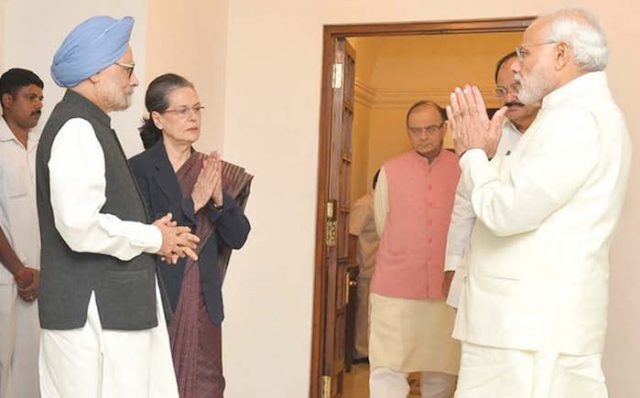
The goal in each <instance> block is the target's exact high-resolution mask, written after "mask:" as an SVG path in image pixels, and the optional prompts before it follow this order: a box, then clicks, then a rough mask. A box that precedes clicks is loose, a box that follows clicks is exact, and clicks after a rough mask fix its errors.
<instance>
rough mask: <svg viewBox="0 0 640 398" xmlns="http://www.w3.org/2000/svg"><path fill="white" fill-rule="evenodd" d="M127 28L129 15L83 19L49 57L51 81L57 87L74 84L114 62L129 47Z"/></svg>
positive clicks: (131, 26) (129, 35) (130, 20)
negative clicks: (51, 61)
mask: <svg viewBox="0 0 640 398" xmlns="http://www.w3.org/2000/svg"><path fill="white" fill-rule="evenodd" d="M131 29H133V18H131V17H124V18H122V19H120V20H117V19H114V18H111V17H106V16H96V17H91V18H89V19H87V20H86V21H84V22H83V23H81V24H80V25H78V26H77V27H76V28H75V29H74V30H72V31H71V33H69V35H68V36H67V37H66V38H65V39H64V41H63V42H62V45H60V48H59V49H58V51H56V54H55V55H54V56H53V64H52V65H51V77H53V81H54V82H56V84H57V85H58V86H60V87H75V86H77V85H78V83H80V82H81V81H83V80H85V79H87V78H89V77H90V76H93V75H95V74H96V73H98V72H100V71H101V70H103V69H105V68H107V67H109V66H110V65H112V64H114V63H116V62H117V61H118V60H119V59H120V58H122V56H123V55H124V53H125V52H126V51H127V48H128V47H129V38H130V37H131Z"/></svg>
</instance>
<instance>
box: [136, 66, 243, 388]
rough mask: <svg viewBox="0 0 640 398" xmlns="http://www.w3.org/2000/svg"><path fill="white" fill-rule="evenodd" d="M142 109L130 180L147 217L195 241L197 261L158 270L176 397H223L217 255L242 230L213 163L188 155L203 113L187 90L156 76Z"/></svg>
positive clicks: (214, 159)
mask: <svg viewBox="0 0 640 398" xmlns="http://www.w3.org/2000/svg"><path fill="white" fill-rule="evenodd" d="M145 105H146V108H147V111H148V112H149V118H148V119H145V120H144V124H143V125H142V127H140V129H139V130H140V136H141V137H142V141H143V143H144V146H145V149H146V150H145V151H144V152H143V153H141V154H139V155H137V156H135V157H133V158H132V159H131V161H130V162H131V168H132V170H133V174H134V175H135V177H136V180H137V182H138V185H139V187H140V190H141V192H142V194H143V196H144V198H145V200H146V202H147V205H148V208H149V212H150V215H152V216H154V217H155V216H156V215H164V214H166V213H168V212H169V213H171V214H172V215H173V220H174V221H176V222H177V223H178V224H179V225H186V226H189V227H191V229H192V231H195V233H196V234H197V235H198V237H199V238H200V244H199V246H198V249H197V250H198V256H199V259H198V261H195V262H194V261H192V260H190V259H186V258H183V259H180V261H179V262H178V264H176V265H170V264H168V263H166V262H164V261H161V262H160V264H159V270H160V276H161V280H162V282H163V285H164V289H165V291H166V297H167V298H168V301H169V305H170V307H171V310H172V312H173V317H172V319H171V321H170V323H169V335H170V338H171V351H172V354H173V362H174V367H175V371H176V377H177V379H178V388H179V390H180V397H181V398H205V397H207V398H209V397H211V398H218V397H222V396H223V391H224V385H225V381H224V377H223V375H222V351H221V322H222V319H223V310H222V293H221V275H220V272H219V268H218V263H217V262H218V255H219V253H220V251H221V250H223V249H224V248H225V247H229V248H233V249H239V248H240V247H242V245H243V244H244V242H245V240H246V239H247V235H248V233H249V229H250V226H249V222H248V220H247V218H246V217H245V216H244V214H243V211H242V209H241V208H240V207H239V206H238V204H237V202H236V201H235V199H234V198H233V197H231V196H230V195H228V194H227V193H226V192H223V190H222V173H221V171H222V163H221V159H220V157H219V156H218V155H217V154H216V153H213V154H211V155H209V156H207V155H204V154H202V153H200V152H196V151H195V150H194V149H193V147H192V144H193V143H194V142H195V141H196V140H197V139H198V138H199V136H200V122H201V112H202V109H203V107H202V106H201V105H200V102H199V100H198V95H197V93H196V91H195V89H194V87H193V84H192V83H190V82H189V81H188V80H186V79H185V78H183V77H181V76H178V75H175V74H165V75H162V76H159V77H157V78H156V79H155V80H153V81H152V82H151V84H150V85H149V88H148V89H147V93H146V96H145ZM155 218H157V217H155ZM155 218H154V219H155Z"/></svg>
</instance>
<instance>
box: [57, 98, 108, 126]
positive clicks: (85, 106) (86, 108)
mask: <svg viewBox="0 0 640 398" xmlns="http://www.w3.org/2000/svg"><path fill="white" fill-rule="evenodd" d="M62 101H63V102H67V103H70V104H71V105H73V106H75V107H77V108H79V110H81V111H82V112H87V113H89V114H90V115H91V116H93V117H95V118H96V119H97V120H98V121H99V122H100V123H104V124H105V125H107V126H108V127H109V128H111V117H109V115H107V114H106V113H105V111H103V110H102V109H100V107H98V105H96V104H94V103H93V102H91V101H89V100H88V99H87V98H86V97H84V96H83V95H82V94H80V93H77V92H75V91H73V90H67V92H66V93H65V94H64V97H63V98H62Z"/></svg>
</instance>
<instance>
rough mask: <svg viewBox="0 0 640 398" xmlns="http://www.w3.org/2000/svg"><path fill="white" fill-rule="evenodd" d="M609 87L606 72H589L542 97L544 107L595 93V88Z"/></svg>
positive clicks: (554, 105)
mask: <svg viewBox="0 0 640 398" xmlns="http://www.w3.org/2000/svg"><path fill="white" fill-rule="evenodd" d="M597 88H600V89H606V88H607V75H606V74H605V73H604V72H589V73H585V74H584V75H582V76H580V77H577V78H575V79H573V80H571V81H570V82H569V83H567V84H565V85H564V86H562V87H560V88H558V89H556V90H554V91H552V92H551V93H549V94H547V95H546V96H545V97H544V98H543V99H542V109H544V108H550V107H556V106H558V105H562V104H564V103H566V102H567V100H570V99H572V98H575V97H576V96H581V95H582V94H583V93H590V94H593V92H594V89H597Z"/></svg>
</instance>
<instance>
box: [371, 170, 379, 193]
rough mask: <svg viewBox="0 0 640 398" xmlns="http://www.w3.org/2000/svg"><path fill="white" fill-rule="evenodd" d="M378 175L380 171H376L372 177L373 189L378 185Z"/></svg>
mask: <svg viewBox="0 0 640 398" xmlns="http://www.w3.org/2000/svg"><path fill="white" fill-rule="evenodd" d="M379 175H380V169H378V171H376V173H375V174H374V175H373V189H374V190H375V189H376V185H378V176H379Z"/></svg>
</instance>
